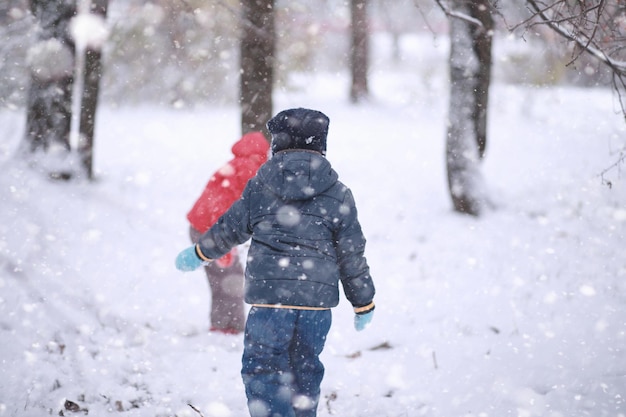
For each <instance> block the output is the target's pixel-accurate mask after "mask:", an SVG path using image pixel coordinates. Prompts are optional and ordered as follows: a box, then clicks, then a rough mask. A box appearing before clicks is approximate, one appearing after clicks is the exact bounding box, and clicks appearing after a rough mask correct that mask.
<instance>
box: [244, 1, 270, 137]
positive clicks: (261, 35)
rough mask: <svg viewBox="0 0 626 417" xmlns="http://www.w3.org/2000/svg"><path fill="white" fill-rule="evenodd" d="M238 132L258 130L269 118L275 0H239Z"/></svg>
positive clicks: (261, 128) (262, 127)
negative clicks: (241, 17)
mask: <svg viewBox="0 0 626 417" xmlns="http://www.w3.org/2000/svg"><path fill="white" fill-rule="evenodd" d="M241 4H242V8H243V19H242V21H243V34H242V39H241V51H240V52H241V58H240V59H241V63H240V65H241V79H240V103H241V132H242V134H245V133H248V132H251V131H261V132H263V133H264V134H265V135H266V137H269V136H268V132H267V128H266V127H265V124H266V123H267V121H268V120H269V119H270V118H271V116H272V113H273V109H272V88H273V83H274V44H275V29H274V0H251V1H246V2H242V3H241Z"/></svg>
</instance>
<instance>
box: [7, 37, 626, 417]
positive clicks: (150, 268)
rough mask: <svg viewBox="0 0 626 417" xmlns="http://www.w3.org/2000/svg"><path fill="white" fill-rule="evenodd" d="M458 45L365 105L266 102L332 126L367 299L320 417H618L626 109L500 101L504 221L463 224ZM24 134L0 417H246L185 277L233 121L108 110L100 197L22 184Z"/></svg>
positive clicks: (237, 353)
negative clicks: (457, 163)
mask: <svg viewBox="0 0 626 417" xmlns="http://www.w3.org/2000/svg"><path fill="white" fill-rule="evenodd" d="M445 43H446V42H445V41H443V40H440V41H439V42H435V43H433V42H432V41H431V39H426V40H425V41H424V40H422V41H417V40H415V39H414V40H413V42H412V43H411V44H407V45H404V47H405V48H406V49H405V50H406V51H409V52H410V54H409V56H408V58H407V61H406V62H405V65H404V66H403V67H402V68H394V67H392V66H384V65H378V66H377V67H376V69H375V71H373V72H372V74H371V89H372V93H373V94H372V95H373V98H372V100H371V102H369V103H367V104H363V105H359V106H352V105H350V104H349V103H348V102H347V92H348V78H347V75H346V74H344V73H341V74H316V75H308V76H301V77H300V78H297V77H296V78H293V79H292V80H291V83H292V86H295V87H297V88H291V89H290V90H289V91H284V92H280V91H279V92H277V95H276V99H275V110H276V111H279V110H281V109H284V108H288V107H296V106H303V107H310V108H315V109H319V110H321V111H323V112H325V113H326V114H327V115H329V117H330V119H331V125H330V134H329V138H328V159H329V160H330V161H331V163H332V164H333V166H334V167H335V169H336V170H337V171H338V173H339V175H340V179H341V180H342V181H344V182H345V183H346V184H347V185H349V186H350V187H351V188H352V190H353V192H354V194H355V198H356V201H357V206H358V208H359V215H360V220H361V223H362V226H363V229H364V232H365V234H366V237H367V238H368V246H367V249H366V254H367V256H368V260H369V263H370V266H371V270H372V275H373V277H374V279H375V283H376V285H377V290H378V292H377V296H376V299H375V301H376V303H377V309H376V313H375V316H374V320H373V322H372V325H371V326H370V327H369V328H368V329H366V331H364V332H361V333H357V332H356V331H355V330H354V329H353V327H352V310H351V307H350V306H349V304H348V303H347V302H346V301H345V300H344V301H342V302H341V304H340V305H339V307H337V308H336V309H335V310H334V316H333V327H332V329H331V332H330V335H329V339H328V342H327V345H326V349H325V351H324V353H323V354H322V360H323V362H324V363H325V365H326V376H325V379H324V381H323V384H322V400H321V403H320V407H319V412H318V415H319V416H320V417H327V416H342V417H350V416H355V417H356V416H359V417H365V416H372V417H374V416H376V417H380V416H389V417H392V416H393V417H405V416H407V417H410V416H429V417H457V416H458V417H469V416H479V417H488V416H493V417H503V416H517V417H531V416H542V417H543V416H546V417H578V416H590V417H604V416H606V417H609V416H610V417H624V416H626V352H625V351H624V349H625V348H626V252H625V250H626V181H625V179H624V177H623V169H624V166H623V164H622V165H621V166H618V167H615V168H613V169H610V170H609V171H608V172H607V173H605V175H604V176H602V175H600V174H601V173H602V172H603V171H604V170H605V169H607V168H609V167H610V166H611V165H612V164H613V163H614V162H615V161H616V160H618V158H619V157H620V152H624V146H625V144H626V125H625V124H624V121H623V118H622V116H621V115H620V112H619V107H618V104H617V101H616V98H615V97H614V95H613V93H612V92H611V91H610V90H608V89H575V88H564V87H552V88H537V87H529V86H526V87H523V86H512V85H506V84H503V83H498V82H496V83H495V84H494V85H493V89H492V92H491V101H490V115H489V143H488V151H487V155H486V159H485V161H484V164H483V174H484V177H485V181H486V183H487V186H488V188H489V195H490V197H491V199H492V202H493V205H494V209H493V210H492V211H489V212H487V213H485V215H484V216H482V217H481V218H472V217H467V216H463V215H459V214H455V213H454V212H453V211H452V210H451V205H450V201H449V197H448V195H447V186H446V178H445V164H444V146H445V125H446V114H447V100H448V89H447V81H446V80H447V68H446V54H447V52H446V47H445V46H444V45H445ZM498 65H500V63H496V70H497V66H498ZM24 124H25V116H24V112H23V111H21V110H19V111H9V110H2V111H0V161H1V162H0V163H1V165H0V170H1V171H2V175H1V176H0V416H38V417H39V416H44V415H66V416H67V415H85V414H88V415H90V416H103V415H109V414H119V415H123V416H155V417H165V416H168V417H170V416H178V417H183V416H197V415H199V414H198V412H197V411H194V410H193V409H192V408H191V407H190V406H189V404H191V405H193V406H194V407H195V408H196V409H197V410H199V411H200V412H202V414H203V415H204V416H205V417H235V416H245V415H247V409H246V399H245V394H244V390H243V385H242V383H241V379H240V376H239V370H240V358H241V353H242V336H228V335H220V334H213V333H209V332H208V327H209V322H208V311H209V304H208V303H209V290H208V284H207V282H206V280H205V277H204V275H203V272H201V271H196V272H193V273H186V274H183V273H181V272H178V271H177V270H176V269H175V268H174V258H175V256H176V254H177V253H178V252H179V251H180V250H181V249H183V248H185V247H187V246H188V245H189V241H188V237H187V223H186V220H185V214H186V212H187V210H188V209H189V207H190V206H191V204H192V203H193V201H194V199H195V198H196V197H197V196H198V194H199V193H200V191H201V190H202V187H203V186H204V184H205V183H206V181H207V180H208V178H209V176H210V175H211V173H212V172H213V171H214V170H215V169H216V168H217V167H219V166H221V164H223V163H224V162H225V161H226V160H228V159H230V158H231V154H230V146H231V144H232V143H233V142H234V141H235V140H236V139H238V137H239V131H238V129H239V110H238V108H237V107H236V106H232V107H196V108H194V109H177V110H173V109H166V108H162V107H161V108H159V107H150V106H147V105H144V106H139V107H110V106H106V105H104V106H102V107H101V109H100V111H99V113H98V119H97V129H96V150H95V169H96V176H97V180H96V181H95V182H93V183H86V182H81V181H77V182H69V183H65V182H53V181H50V180H47V179H45V178H44V177H43V176H42V175H41V174H40V173H37V172H35V171H33V170H31V169H29V168H27V167H25V166H23V165H22V164H20V163H19V162H17V161H16V160H15V158H14V157H13V154H14V151H15V149H16V147H17V145H18V142H19V140H20V138H21V137H22V135H23V127H24ZM607 181H610V182H611V186H609V185H608V184H607ZM242 250H244V251H245V248H243V249H242ZM67 401H71V403H69V402H67ZM66 402H67V403H66ZM66 408H74V410H75V411H70V410H68V409H66Z"/></svg>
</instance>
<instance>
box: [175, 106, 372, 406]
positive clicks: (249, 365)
mask: <svg viewBox="0 0 626 417" xmlns="http://www.w3.org/2000/svg"><path fill="white" fill-rule="evenodd" d="M328 124H329V119H328V117H327V116H326V115H325V114H323V113H321V112H319V111H316V110H309V109H302V108H297V109H289V110H285V111H282V112H280V113H279V114H278V115H276V116H275V117H274V118H272V119H271V120H270V121H269V122H268V123H267V128H268V130H269V132H270V133H271V134H272V143H271V150H272V158H271V159H270V160H269V161H268V162H266V163H265V164H264V165H263V166H261V168H260V169H259V171H258V172H257V174H256V176H255V177H253V178H252V179H251V180H250V181H249V182H248V184H247V185H246V188H245V190H244V192H243V194H242V196H241V198H240V199H239V200H238V201H236V202H235V203H234V204H233V205H232V206H231V208H230V209H229V210H228V211H227V212H226V213H224V215H223V216H222V217H220V219H219V220H218V221H217V223H216V224H215V225H213V226H212V227H211V228H210V229H209V230H208V231H206V233H204V234H203V235H202V236H201V237H200V239H199V241H198V244H196V245H194V246H192V247H190V248H187V249H185V250H184V251H182V252H181V253H180V254H179V255H178V257H177V259H176V266H177V268H178V269H180V270H182V271H190V270H194V269H197V268H199V267H200V266H201V265H203V264H205V263H207V262H211V261H212V260H213V259H218V258H220V257H221V256H223V255H224V254H226V253H228V251H229V250H230V249H231V248H232V247H234V246H236V245H238V244H241V243H244V242H245V241H247V240H248V239H250V238H251V239H252V241H251V244H250V249H249V252H248V259H247V263H246V271H245V301H246V303H248V304H250V305H251V308H250V311H249V313H248V319H247V322H246V328H245V336H244V353H243V358H242V371H241V374H242V377H243V381H244V385H245V388H246V395H247V397H248V409H249V411H250V415H251V416H252V417H314V416H316V413H317V405H318V402H319V397H320V384H321V382H322V378H323V375H324V366H323V365H322V363H321V362H320V360H319V355H320V353H321V352H322V349H323V348H324V343H325V341H326V337H327V334H328V331H329V329H330V325H331V310H330V309H331V308H332V307H335V306H336V305H337V304H338V302H339V283H341V285H342V287H343V290H344V294H345V296H346V298H347V299H348V301H350V303H351V304H352V305H353V307H354V311H355V313H356V315H355V322H354V324H355V328H356V329H357V330H362V329H363V328H364V327H365V326H366V325H367V324H368V323H369V322H370V321H371V319H372V316H373V312H374V302H373V298H374V293H375V290H374V283H373V281H372V278H371V276H370V273H369V267H368V264H367V261H366V259H365V256H364V249H365V238H364V236H363V233H362V231H361V226H360V224H359V221H358V218H357V210H356V206H355V203H354V199H353V196H352V193H351V191H350V189H349V188H348V187H346V186H345V185H344V184H343V183H341V182H340V181H339V180H338V175H337V173H336V172H335V171H334V170H333V168H332V167H331V165H330V163H329V162H328V160H327V159H326V158H325V154H326V137H327V134H328Z"/></svg>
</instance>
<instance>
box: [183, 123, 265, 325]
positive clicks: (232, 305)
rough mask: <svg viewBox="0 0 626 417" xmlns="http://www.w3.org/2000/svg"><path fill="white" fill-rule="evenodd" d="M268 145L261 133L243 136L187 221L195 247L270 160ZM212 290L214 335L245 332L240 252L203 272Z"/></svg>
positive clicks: (206, 267)
mask: <svg viewBox="0 0 626 417" xmlns="http://www.w3.org/2000/svg"><path fill="white" fill-rule="evenodd" d="M268 150H269V143H268V141H267V139H265V136H263V134H262V133H260V132H250V133H246V134H245V135H243V137H242V138H241V139H239V140H238V141H237V142H236V143H235V144H234V145H233V147H232V153H233V155H234V156H235V157H234V158H233V159H232V160H230V161H229V162H228V163H227V164H226V165H224V166H223V167H221V168H220V169H218V170H217V171H216V172H215V173H214V174H213V176H212V177H211V179H210V180H209V182H208V183H207V185H206V187H205V188H204V191H203V192H202V194H201V195H200V197H199V198H198V200H197V201H196V202H195V204H194V205H193V207H192V208H191V210H190V211H189V213H187V220H189V223H190V230H189V235H190V238H191V241H192V242H193V243H194V244H195V243H197V242H198V238H199V237H200V236H201V235H202V234H203V233H204V232H206V231H207V230H208V229H209V228H210V227H211V226H213V224H214V223H215V222H216V221H217V219H219V217H220V216H221V215H222V214H224V212H226V210H228V209H229V208H230V206H231V205H232V204H233V203H234V202H235V201H237V200H238V199H239V197H241V193H242V192H243V189H244V188H245V186H246V184H247V182H248V180H249V179H250V178H252V177H253V176H254V175H255V174H256V172H257V170H258V169H259V167H260V166H261V165H263V164H264V163H265V161H266V160H267V154H268ZM204 270H205V272H206V276H207V278H208V280H209V286H210V288H211V331H219V332H222V333H232V334H236V333H240V332H242V331H243V329H244V325H245V318H244V317H245V316H244V303H243V268H242V265H241V262H240V261H239V256H238V254H237V248H234V249H233V250H231V251H230V252H229V253H227V254H226V255H224V256H223V257H222V258H220V259H218V260H217V261H215V262H211V263H210V264H208V265H206V266H205V268H204Z"/></svg>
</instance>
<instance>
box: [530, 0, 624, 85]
mask: <svg viewBox="0 0 626 417" xmlns="http://www.w3.org/2000/svg"><path fill="white" fill-rule="evenodd" d="M526 1H527V3H528V4H529V5H530V6H531V8H532V10H533V11H534V12H535V13H536V14H537V16H539V17H540V18H541V19H542V20H543V22H544V23H545V24H547V25H548V26H549V27H550V28H551V29H553V30H554V31H555V32H556V33H558V34H559V35H561V36H563V37H564V38H566V39H568V40H570V41H572V42H574V43H575V44H576V45H577V46H578V47H580V48H582V49H583V50H585V51H586V52H588V53H590V54H591V55H593V56H594V57H595V58H597V59H599V60H600V61H601V62H603V63H604V64H606V65H608V66H609V67H610V68H611V69H612V70H613V71H614V72H615V73H618V74H620V75H624V76H626V61H621V60H615V59H613V58H611V57H610V56H608V55H607V54H606V53H604V51H602V50H601V49H600V48H597V47H596V45H595V43H594V42H593V38H592V37H591V36H586V37H587V39H584V38H583V36H584V35H582V34H578V35H577V34H576V33H575V31H568V30H566V29H565V28H563V27H562V25H561V22H558V21H555V20H553V19H552V18H550V16H548V15H547V14H546V11H547V10H549V9H551V8H552V6H548V7H545V8H543V9H542V8H540V7H539V5H538V4H537V2H536V1H535V0H526ZM566 22H567V19H563V21H562V23H566ZM592 45H593V46H592Z"/></svg>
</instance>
